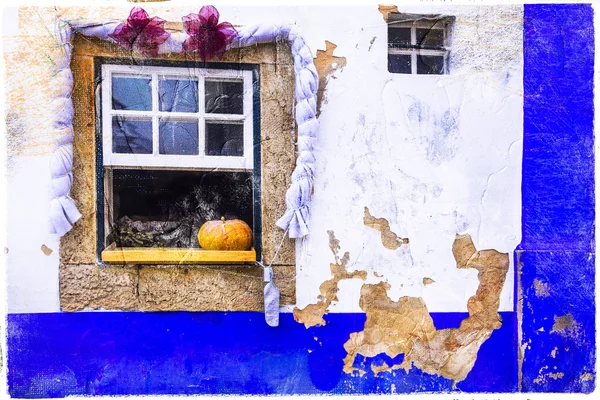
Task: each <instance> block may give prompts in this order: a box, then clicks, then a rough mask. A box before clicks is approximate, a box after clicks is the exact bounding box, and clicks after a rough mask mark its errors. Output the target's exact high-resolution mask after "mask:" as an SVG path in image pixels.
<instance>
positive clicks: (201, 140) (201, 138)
mask: <svg viewBox="0 0 600 400" xmlns="http://www.w3.org/2000/svg"><path fill="white" fill-rule="evenodd" d="M204 97H205V93H204V75H202V74H200V75H198V103H199V104H198V112H199V114H200V115H199V117H198V157H199V158H200V159H204V157H205V155H206V154H205V152H206V143H205V140H206V134H205V129H206V122H205V120H206V104H205V101H204Z"/></svg>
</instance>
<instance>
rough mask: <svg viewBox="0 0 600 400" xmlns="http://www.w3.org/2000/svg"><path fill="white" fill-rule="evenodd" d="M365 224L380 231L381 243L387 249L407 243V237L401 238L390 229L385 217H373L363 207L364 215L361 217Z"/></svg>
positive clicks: (394, 248)
mask: <svg viewBox="0 0 600 400" xmlns="http://www.w3.org/2000/svg"><path fill="white" fill-rule="evenodd" d="M363 222H364V224H365V226H367V227H369V228H373V229H375V230H376V231H379V232H381V243H382V244H383V247H385V248H386V249H388V250H396V249H397V248H398V247H400V246H402V245H403V244H408V242H409V240H408V238H401V237H399V236H398V235H396V234H395V233H394V232H392V231H391V229H390V224H389V222H388V221H387V220H386V219H385V218H375V217H374V216H372V215H371V213H370V212H369V208H368V207H365V216H364V219H363Z"/></svg>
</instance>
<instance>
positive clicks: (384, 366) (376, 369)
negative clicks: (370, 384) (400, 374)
mask: <svg viewBox="0 0 600 400" xmlns="http://www.w3.org/2000/svg"><path fill="white" fill-rule="evenodd" d="M371 371H373V374H374V375H375V378H377V377H378V376H379V374H380V373H382V372H389V371H390V367H389V366H388V365H387V363H386V362H385V361H384V362H383V364H381V365H374V364H371Z"/></svg>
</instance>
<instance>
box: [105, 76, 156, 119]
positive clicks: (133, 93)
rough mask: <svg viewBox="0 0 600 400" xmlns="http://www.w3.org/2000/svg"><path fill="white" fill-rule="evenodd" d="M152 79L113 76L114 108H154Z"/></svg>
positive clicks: (143, 109)
mask: <svg viewBox="0 0 600 400" xmlns="http://www.w3.org/2000/svg"><path fill="white" fill-rule="evenodd" d="M151 82H152V79H151V78H150V77H144V78H123V77H116V76H113V77H112V107H113V110H137V111H150V110H152V90H151Z"/></svg>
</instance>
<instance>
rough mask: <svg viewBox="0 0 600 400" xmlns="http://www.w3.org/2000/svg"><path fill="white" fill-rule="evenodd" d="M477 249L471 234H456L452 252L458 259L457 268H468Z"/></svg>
mask: <svg viewBox="0 0 600 400" xmlns="http://www.w3.org/2000/svg"><path fill="white" fill-rule="evenodd" d="M476 251H477V250H476V249H475V245H474V244H473V240H472V239H471V236H470V235H456V238H455V239H454V243H453V244H452V254H453V255H454V259H455V260H456V268H467V263H468V262H469V260H470V259H471V257H472V256H473V254H475V252H476Z"/></svg>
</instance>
